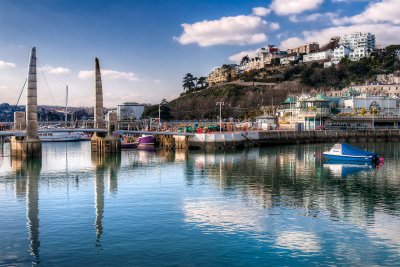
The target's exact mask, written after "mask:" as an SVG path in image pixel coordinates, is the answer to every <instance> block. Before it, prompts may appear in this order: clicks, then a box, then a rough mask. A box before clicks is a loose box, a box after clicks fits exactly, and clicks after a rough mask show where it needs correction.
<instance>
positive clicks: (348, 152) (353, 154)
mask: <svg viewBox="0 0 400 267" xmlns="http://www.w3.org/2000/svg"><path fill="white" fill-rule="evenodd" d="M324 156H325V157H326V158H328V159H333V160H342V161H364V162H373V161H374V162H377V161H381V158H379V156H378V154H376V153H374V152H369V151H366V150H362V149H360V148H358V147H355V146H352V145H349V144H335V145H334V146H333V147H332V148H331V150H329V151H326V152H324Z"/></svg>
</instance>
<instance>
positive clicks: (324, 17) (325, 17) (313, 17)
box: [289, 12, 338, 23]
mask: <svg viewBox="0 0 400 267" xmlns="http://www.w3.org/2000/svg"><path fill="white" fill-rule="evenodd" d="M337 16H338V14H337V13H334V12H326V13H314V14H310V15H307V16H298V15H292V16H289V20H290V21H291V22H294V23H297V22H314V21H328V22H332V21H333V20H334V19H336V18H337Z"/></svg>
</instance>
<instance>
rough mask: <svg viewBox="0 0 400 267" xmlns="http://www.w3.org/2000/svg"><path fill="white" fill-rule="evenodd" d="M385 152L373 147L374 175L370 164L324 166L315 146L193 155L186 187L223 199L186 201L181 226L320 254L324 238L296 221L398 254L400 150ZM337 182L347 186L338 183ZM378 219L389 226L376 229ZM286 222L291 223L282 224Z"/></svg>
mask: <svg viewBox="0 0 400 267" xmlns="http://www.w3.org/2000/svg"><path fill="white" fill-rule="evenodd" d="M386 146H387V147H386ZM386 146H384V145H382V144H379V145H377V146H376V147H375V151H377V152H379V153H380V154H383V155H386V156H385V158H386V160H385V165H384V166H381V168H380V169H379V170H376V168H375V167H374V166H373V165H369V164H365V165H356V164H337V163H333V162H325V161H324V159H323V158H322V155H321V152H322V151H324V150H325V149H324V148H323V147H322V146H318V145H316V146H280V147H268V148H255V149H251V150H244V151H241V152H239V153H229V152H221V153H218V152H217V153H201V152H198V153H190V154H189V157H188V161H187V163H186V181H187V185H188V186H191V187H198V186H199V185H201V184H204V183H205V182H206V183H207V184H209V185H212V186H213V187H214V188H216V189H218V190H219V191H220V192H221V195H217V196H216V197H215V198H214V199H207V198H204V197H203V196H201V195H200V196H199V197H197V198H193V197H187V198H186V199H185V202H184V204H183V212H184V214H185V221H186V222H188V223H191V224H196V225H197V226H198V227H200V228H201V229H204V231H207V232H210V231H211V232H212V231H224V232H226V233H229V232H235V231H246V232H252V233H253V234H252V236H253V237H255V238H257V239H259V240H260V241H265V240H266V237H265V235H263V233H265V232H272V233H273V235H275V236H276V237H275V243H276V245H277V246H278V247H286V248H288V249H295V250H300V251H303V252H318V251H320V245H319V240H321V239H322V237H321V235H323V233H320V232H319V230H320V229H318V230H316V229H307V227H306V226H305V225H299V224H298V220H299V218H301V217H303V216H304V217H305V218H307V217H310V218H320V219H325V218H329V219H330V220H331V223H334V222H337V221H341V222H344V223H350V224H352V225H354V226H355V227H357V228H359V229H362V230H363V231H365V234H366V235H367V236H371V237H374V238H380V239H382V240H386V241H387V242H388V244H391V245H393V246H395V247H396V250H397V251H398V252H400V245H399V244H400V243H399V242H398V241H399V240H398V238H397V237H395V236H397V235H393V233H396V232H397V233H399V232H400V206H399V203H400V177H399V176H397V175H396V174H395V172H398V171H400V165H399V163H398V159H399V151H400V145H399V144H386ZM388 147H390V149H389V148H388ZM385 151H386V152H388V153H385ZM338 176H340V177H348V178H349V179H335V178H337V177H338ZM383 215H385V217H387V219H388V220H389V219H390V220H389V221H390V223H386V224H380V223H378V221H382V220H381V219H380V218H382V217H384V216H383ZM299 216H300V217H299ZM287 217H293V220H288V221H286V222H283V223H282V220H285V218H287ZM302 220H303V219H302ZM277 222H279V223H277ZM271 224H272V225H274V228H273V229H271V228H270V226H269V225H271ZM319 228H320V226H319ZM314 231H316V232H314ZM267 239H268V238H267ZM342 247H343V245H342Z"/></svg>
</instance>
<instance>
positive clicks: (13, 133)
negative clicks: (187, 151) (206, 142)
mask: <svg viewBox="0 0 400 267" xmlns="http://www.w3.org/2000/svg"><path fill="white" fill-rule="evenodd" d="M38 132H39V133H49V132H50V133H54V132H57V133H66V132H71V133H72V132H85V133H106V132H107V130H105V129H83V128H56V129H39V130H38ZM115 133H116V134H120V135H122V134H149V135H180V136H193V135H194V134H193V133H179V132H153V131H131V130H117V131H115ZM25 135H26V132H25V131H0V136H25Z"/></svg>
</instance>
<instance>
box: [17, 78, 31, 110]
mask: <svg viewBox="0 0 400 267" xmlns="http://www.w3.org/2000/svg"><path fill="white" fill-rule="evenodd" d="M27 81H28V78H26V79H25V82H24V85H23V86H22V89H21V93H19V97H18V100H17V104H15V106H18V103H19V100H20V99H21V96H22V92H23V91H24V88H25V85H26V82H27Z"/></svg>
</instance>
